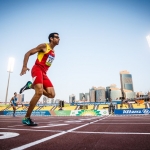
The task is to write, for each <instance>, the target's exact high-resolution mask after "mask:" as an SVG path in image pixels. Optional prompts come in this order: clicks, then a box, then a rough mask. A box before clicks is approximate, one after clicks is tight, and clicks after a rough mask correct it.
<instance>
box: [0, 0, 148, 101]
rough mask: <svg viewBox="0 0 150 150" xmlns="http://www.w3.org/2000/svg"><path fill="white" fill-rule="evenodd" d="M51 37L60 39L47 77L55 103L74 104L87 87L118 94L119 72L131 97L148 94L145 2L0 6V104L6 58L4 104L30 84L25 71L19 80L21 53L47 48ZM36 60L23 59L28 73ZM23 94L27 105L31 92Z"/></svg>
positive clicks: (28, 1) (49, 0) (35, 0)
mask: <svg viewBox="0 0 150 150" xmlns="http://www.w3.org/2000/svg"><path fill="white" fill-rule="evenodd" d="M52 32H58V33H59V36H60V43H59V45H58V46H56V47H55V55H56V57H55V60H54V61H53V64H52V66H51V67H50V69H49V71H48V72H47V75H48V77H49V78H50V80H51V81H52V83H53V85H54V88H55V92H56V96H55V99H61V100H65V101H69V95H71V94H74V95H75V96H76V99H79V93H87V92H89V89H90V88H91V87H92V86H95V87H99V86H102V87H107V86H110V85H111V84H116V86H117V87H118V88H120V87H121V85H120V76H119V72H120V71H122V70H127V71H129V72H130V73H131V74H132V79H133V86H134V91H135V92H139V91H142V92H144V93H145V92H148V91H150V67H149V63H150V61H149V58H150V47H149V45H148V42H147V40H146V36H148V35H150V1H149V0H55V1H54V0H21V1H20V0H13V1H12V0H0V51H1V65H0V71H1V73H0V77H1V80H0V102H4V101H5V97H6V89H7V82H8V74H9V73H8V72H7V65H8V59H9V57H14V58H15V64H14V70H13V73H11V74H10V83H9V89H8V99H7V101H10V99H11V97H12V96H13V93H14V92H19V90H20V88H21V87H22V86H24V85H25V84H26V82H27V81H32V77H31V72H30V71H29V72H27V73H26V74H25V75H23V76H20V72H21V69H22V65H23V58H24V55H25V53H26V52H27V51H29V50H30V49H32V48H34V47H36V46H38V45H39V44H41V43H48V35H49V34H50V33H52ZM36 58H37V55H36V54H35V55H33V56H31V57H30V58H29V61H28V67H29V68H30V69H32V66H33V65H34V63H35V60H36ZM24 94H25V101H30V99H31V98H32V96H33V95H34V90H27V91H25V92H24ZM41 100H42V98H41Z"/></svg>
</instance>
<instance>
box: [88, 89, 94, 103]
mask: <svg viewBox="0 0 150 150" xmlns="http://www.w3.org/2000/svg"><path fill="white" fill-rule="evenodd" d="M95 90H96V88H95V87H92V88H91V89H90V90H89V95H90V102H95Z"/></svg>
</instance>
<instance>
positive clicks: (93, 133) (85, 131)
mask: <svg viewBox="0 0 150 150" xmlns="http://www.w3.org/2000/svg"><path fill="white" fill-rule="evenodd" d="M71 133H82V134H83V133H89V134H139V135H141V134H146V135H150V133H141V132H139V133H138V132H86V131H85V132H84V131H71Z"/></svg>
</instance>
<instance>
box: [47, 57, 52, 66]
mask: <svg viewBox="0 0 150 150" xmlns="http://www.w3.org/2000/svg"><path fill="white" fill-rule="evenodd" d="M53 60H54V57H53V56H51V55H49V56H48V58H47V60H46V65H47V66H51V64H52V62H53Z"/></svg>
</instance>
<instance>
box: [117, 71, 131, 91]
mask: <svg viewBox="0 0 150 150" xmlns="http://www.w3.org/2000/svg"><path fill="white" fill-rule="evenodd" d="M120 82H121V90H123V89H125V90H131V91H134V90H133V81H132V75H131V74H130V73H129V72H128V71H126V70H125V71H121V72H120Z"/></svg>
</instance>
